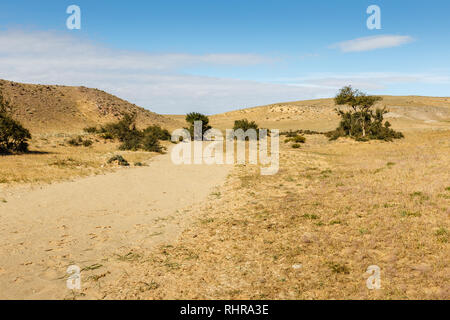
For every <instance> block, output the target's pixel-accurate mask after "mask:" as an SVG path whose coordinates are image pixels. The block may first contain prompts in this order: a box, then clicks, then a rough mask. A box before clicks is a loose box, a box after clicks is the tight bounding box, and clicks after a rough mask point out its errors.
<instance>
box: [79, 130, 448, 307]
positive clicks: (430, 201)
mask: <svg viewBox="0 0 450 320" xmlns="http://www.w3.org/2000/svg"><path fill="white" fill-rule="evenodd" d="M449 138H450V131H448V130H447V131H424V132H419V131H410V132H407V133H406V138H405V139H403V140H398V141H395V142H392V143H385V142H378V141H374V142H369V143H357V142H354V141H351V140H339V141H334V142H330V141H328V140H327V139H326V138H325V137H323V136H307V143H306V144H304V145H302V147H301V148H300V149H292V148H291V146H290V144H283V146H282V148H281V168H280V172H279V173H278V174H277V175H274V176H261V175H260V174H259V170H258V168H257V167H256V166H248V165H247V166H237V167H235V170H234V172H233V174H232V175H231V176H230V177H229V179H228V182H227V184H226V186H225V188H224V189H223V190H218V191H217V192H215V193H214V194H212V195H211V197H210V200H209V201H208V202H207V203H205V204H204V206H203V207H202V209H201V210H200V211H199V213H198V221H197V223H196V224H195V225H193V226H192V227H191V228H190V229H188V230H186V231H185V232H184V233H183V235H182V237H181V238H180V239H179V240H178V241H177V242H176V243H173V244H170V245H166V246H162V247H160V248H159V250H156V251H155V252H143V251H142V252H141V251H139V250H137V251H136V250H135V251H133V252H134V257H135V259H131V260H130V261H126V262H123V264H124V265H123V268H124V270H126V272H124V273H123V275H122V277H121V278H120V279H119V280H118V281H114V282H113V283H110V282H108V279H107V277H106V278H104V279H102V280H99V282H97V281H95V282H94V281H91V282H89V283H88V284H87V289H86V290H87V291H86V292H92V291H97V292H99V295H100V296H102V297H105V298H128V299H134V298H144V299H174V298H175V299H180V298H183V299H449V298H450V291H449V290H450V287H449V282H448V275H449V274H450V266H449V258H448V257H449V255H448V253H449V250H448V249H449V247H448V246H449V243H448V241H449V237H450V235H449V232H450V223H449V222H450V220H449V214H450V209H449V208H450V206H449V204H450V172H449V170H448V168H449V167H450V158H449V154H450V139H449ZM294 265H297V268H293V266H294ZM300 265H301V266H300ZM370 265H378V266H379V267H380V268H381V286H382V289H381V290H368V289H367V287H366V279H367V278H368V276H369V275H368V274H365V272H366V269H367V267H368V266H370Z"/></svg>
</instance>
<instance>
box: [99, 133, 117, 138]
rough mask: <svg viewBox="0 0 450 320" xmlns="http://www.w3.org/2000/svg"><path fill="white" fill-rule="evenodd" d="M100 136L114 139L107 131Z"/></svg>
mask: <svg viewBox="0 0 450 320" xmlns="http://www.w3.org/2000/svg"><path fill="white" fill-rule="evenodd" d="M100 138H102V139H105V140H114V136H113V135H112V134H111V133H109V132H105V133H102V134H101V135H100Z"/></svg>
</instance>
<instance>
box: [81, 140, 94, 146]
mask: <svg viewBox="0 0 450 320" xmlns="http://www.w3.org/2000/svg"><path fill="white" fill-rule="evenodd" d="M92 144H93V142H92V140H84V141H83V146H85V147H90V146H92Z"/></svg>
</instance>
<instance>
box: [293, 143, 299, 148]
mask: <svg viewBox="0 0 450 320" xmlns="http://www.w3.org/2000/svg"><path fill="white" fill-rule="evenodd" d="M292 148H294V149H298V148H300V144H298V143H294V144H293V145H292Z"/></svg>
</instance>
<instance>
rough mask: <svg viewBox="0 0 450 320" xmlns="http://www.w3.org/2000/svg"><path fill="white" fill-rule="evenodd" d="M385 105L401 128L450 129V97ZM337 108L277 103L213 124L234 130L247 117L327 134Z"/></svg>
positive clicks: (398, 99) (400, 99) (391, 100)
mask: <svg viewBox="0 0 450 320" xmlns="http://www.w3.org/2000/svg"><path fill="white" fill-rule="evenodd" d="M383 106H386V108H387V109H388V110H389V111H390V113H389V114H387V115H386V119H388V120H389V121H390V122H391V123H392V124H394V125H396V126H397V127H398V128H408V129H414V128H417V129H421V128H426V127H429V126H430V125H431V124H432V125H433V127H441V126H442V127H444V128H447V129H448V128H449V127H450V98H445V97H444V98H437V97H420V96H383V100H382V101H381V102H380V103H379V104H378V105H377V107H383ZM335 108H336V106H335V104H334V100H333V99H317V100H305V101H295V102H285V103H276V104H271V105H266V106H259V107H254V108H249V109H242V110H237V111H231V112H226V113H223V114H217V115H214V116H212V117H211V122H212V125H213V126H215V127H217V128H232V127H233V122H234V120H237V119H242V118H247V119H248V120H254V121H256V122H257V123H258V124H259V125H260V127H266V128H279V129H299V128H301V129H309V130H318V131H327V130H332V129H334V128H336V125H337V123H338V122H339V118H338V116H337V115H336V113H335V111H334V109H335Z"/></svg>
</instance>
